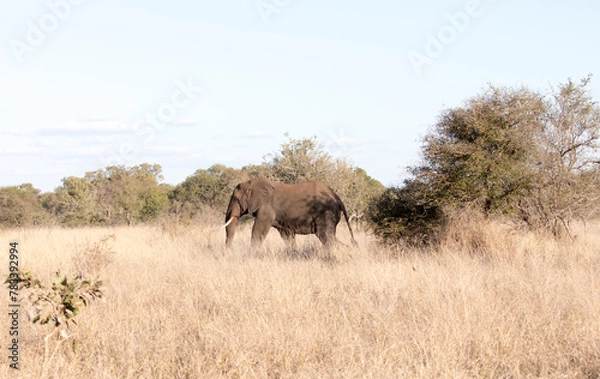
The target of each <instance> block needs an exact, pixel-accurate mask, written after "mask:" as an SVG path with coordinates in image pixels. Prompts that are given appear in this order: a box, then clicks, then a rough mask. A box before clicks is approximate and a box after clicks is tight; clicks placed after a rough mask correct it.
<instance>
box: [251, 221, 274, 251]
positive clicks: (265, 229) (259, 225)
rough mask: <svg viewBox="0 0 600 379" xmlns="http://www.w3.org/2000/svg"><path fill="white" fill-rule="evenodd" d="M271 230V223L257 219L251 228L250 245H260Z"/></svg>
mask: <svg viewBox="0 0 600 379" xmlns="http://www.w3.org/2000/svg"><path fill="white" fill-rule="evenodd" d="M269 229H271V222H270V220H268V219H265V218H259V217H257V218H256V220H255V221H254V225H253V226H252V245H253V246H254V245H261V244H262V243H263V241H264V240H265V238H266V237H267V234H268V233H269Z"/></svg>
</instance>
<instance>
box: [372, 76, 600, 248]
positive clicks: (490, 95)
mask: <svg viewBox="0 0 600 379" xmlns="http://www.w3.org/2000/svg"><path fill="white" fill-rule="evenodd" d="M589 83H590V78H585V79H583V80H582V81H581V82H579V83H575V82H573V81H571V80H568V81H567V82H566V83H565V84H561V85H559V86H558V87H557V88H554V89H552V90H551V91H550V93H549V94H546V95H544V94H541V93H538V92H534V91H531V90H528V89H526V88H517V89H515V88H497V87H494V86H490V87H489V88H488V89H487V90H486V91H484V92H483V93H482V94H480V95H477V96H475V97H473V98H471V99H469V100H467V101H466V103H465V104H464V105H463V106H462V107H457V108H451V109H446V110H444V111H443V112H442V113H441V115H440V117H439V120H438V122H437V123H436V125H435V126H434V127H433V129H432V130H431V131H430V132H429V133H428V134H427V135H426V137H425V138H424V140H423V147H422V162H421V164H419V165H417V166H414V167H411V168H410V172H411V173H412V176H411V178H410V179H408V180H406V181H405V183H404V185H403V186H400V187H397V188H392V189H389V190H388V192H387V193H386V195H384V196H383V197H381V198H380V199H379V200H378V201H377V202H375V203H374V204H373V207H372V210H371V214H372V219H373V221H374V222H375V223H376V224H377V227H376V232H377V234H379V235H380V236H381V237H383V238H384V239H387V240H398V239H408V240H411V241H431V240H432V236H434V235H435V234H436V233H437V232H439V231H440V225H442V224H443V223H444V221H445V220H446V219H447V218H448V215H450V214H456V212H460V213H464V212H466V211H474V212H480V213H483V214H485V215H486V216H488V217H490V216H495V215H501V216H502V217H505V218H509V219H511V220H513V221H518V222H521V223H524V224H526V225H527V226H529V227H531V228H535V229H540V228H541V229H544V230H548V231H550V232H552V233H553V234H554V235H556V236H560V235H564V234H568V233H569V225H570V223H571V222H572V221H573V220H575V219H588V218H590V217H591V216H593V215H594V213H595V210H596V205H597V204H596V202H597V199H598V198H599V196H600V191H599V186H598V185H599V184H600V172H599V171H598V163H600V158H599V157H598V155H599V150H598V148H599V146H598V140H599V137H600V108H599V107H598V104H597V103H596V102H594V101H593V100H592V98H591V95H590V92H589V89H588V86H589ZM424 236H427V238H425V237H424Z"/></svg>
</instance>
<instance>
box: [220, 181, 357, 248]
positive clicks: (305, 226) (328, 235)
mask: <svg viewBox="0 0 600 379" xmlns="http://www.w3.org/2000/svg"><path fill="white" fill-rule="evenodd" d="M340 213H343V214H344V217H345V218H346V223H347V224H348V230H349V231H350V236H351V238H352V244H353V245H354V246H357V243H356V240H355V239H354V234H353V233H352V227H351V226H350V222H349V221H348V214H347V212H346V207H345V206H344V204H343V203H342V200H341V199H340V198H339V196H338V195H337V194H336V193H335V192H333V190H332V189H331V187H329V186H328V185H327V184H326V183H324V182H322V181H319V180H307V181H304V182H300V183H298V184H285V183H281V182H276V181H272V180H269V179H267V178H265V177H259V178H255V179H252V180H248V181H246V182H242V183H239V184H238V185H237V186H236V187H235V189H234V190H233V193H232V195H231V199H230V200H229V206H228V207H227V214H226V216H225V230H226V243H225V244H226V246H227V247H231V243H232V242H233V237H234V235H235V228H236V225H237V222H238V219H239V218H240V217H241V216H243V215H245V214H251V215H252V216H253V217H255V220H254V225H253V227H252V239H251V242H252V245H253V246H256V245H261V244H262V242H263V241H264V239H265V237H266V236H267V234H268V233H269V230H270V229H271V227H273V228H275V229H277V230H278V231H279V234H280V235H281V238H283V240H284V241H285V242H286V243H287V244H288V246H294V245H295V236H296V234H315V235H316V236H317V238H318V239H319V240H320V241H321V243H323V245H324V246H325V247H327V248H329V247H331V246H332V245H333V244H336V243H337V242H338V240H337V238H336V236H335V232H336V227H337V224H338V223H339V222H340V218H341V215H340Z"/></svg>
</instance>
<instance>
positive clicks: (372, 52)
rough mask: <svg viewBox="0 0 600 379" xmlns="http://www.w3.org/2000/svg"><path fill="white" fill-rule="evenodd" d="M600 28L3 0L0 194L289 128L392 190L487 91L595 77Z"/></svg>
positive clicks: (428, 7) (482, 10) (256, 159)
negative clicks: (428, 144) (446, 118)
mask: <svg viewBox="0 0 600 379" xmlns="http://www.w3.org/2000/svg"><path fill="white" fill-rule="evenodd" d="M49 4H56V6H54V7H51V6H50V5H49ZM65 4H66V5H67V6H65ZM51 8H54V11H53V10H52V9H51ZM259 10H262V12H263V13H262V14H261V13H260V11H259ZM269 12H271V13H269ZM599 20H600V3H598V2H595V1H591V0H588V1H584V0H576V1H571V2H566V1H557V0H555V1H552V0H550V1H549V0H545V1H541V0H540V1H529V2H519V1H516V0H505V1H502V0H496V1H493V0H481V1H475V0H468V1H465V0H461V1H423V2H403V1H391V0H379V1H373V2H366V1H353V0H345V1H341V0H330V1H323V2H316V1H309V0H221V1H200V2H189V1H180V0H177V1H171V2H168V5H167V3H165V2H158V1H139V0H134V1H116V0H104V1H94V0H77V1H75V0H72V1H70V2H69V1H68V0H50V1H30V0H20V1H18V2H16V1H11V2H8V1H4V2H3V6H2V12H0V46H2V48H0V141H1V144H0V156H1V157H2V160H3V162H4V164H3V165H2V168H1V169H0V186H6V185H16V184H21V183H26V182H29V183H32V184H33V185H34V186H35V187H37V188H40V189H42V190H43V191H51V190H53V189H54V188H55V187H57V186H59V185H60V183H61V182H60V180H61V178H63V177H66V176H70V175H75V176H82V175H84V173H85V172H86V171H93V170H97V169H99V168H102V167H104V166H106V165H108V164H125V165H128V166H131V165H135V164H139V163H143V162H147V163H158V164H160V165H161V166H162V167H163V173H164V176H165V181H166V182H167V183H171V184H177V183H179V182H181V181H182V180H184V179H185V177H186V176H188V175H191V174H192V173H193V172H194V171H195V170H197V169H199V168H207V167H209V166H210V165H212V164H214V163H223V164H227V165H229V166H233V167H241V166H243V165H246V164H251V163H254V164H257V163H260V162H261V161H262V158H263V156H264V155H265V154H268V153H271V152H273V151H275V150H277V148H278V146H279V145H280V144H281V143H282V142H284V141H285V137H284V133H286V132H288V133H289V134H290V136H291V137H293V138H302V137H310V136H312V135H316V136H317V137H318V138H319V141H320V142H321V143H323V144H324V145H325V148H326V150H327V151H328V152H330V153H331V154H332V155H334V156H345V157H347V158H348V159H349V160H351V161H352V162H353V163H354V164H355V165H357V166H360V167H362V168H364V169H366V170H367V172H368V173H369V174H370V175H371V176H373V177H375V178H376V179H378V180H380V181H381V182H383V183H384V184H386V185H390V184H398V183H400V181H401V177H402V175H403V173H404V169H405V167H406V166H407V165H411V164H414V163H415V162H416V161H417V160H418V156H419V155H418V154H419V149H420V138H421V137H422V136H423V135H424V134H425V133H426V132H427V130H428V128H429V127H431V126H432V125H433V124H434V123H435V121H436V119H437V116H438V115H439V113H440V112H441V111H442V110H443V109H444V108H446V107H452V106H458V105H461V104H462V103H463V102H464V101H465V100H466V99H467V98H469V97H471V96H473V95H475V94H477V93H478V92H480V91H481V90H482V89H483V88H484V87H485V85H486V84H487V83H493V84H495V85H509V86H520V85H525V86H527V87H529V88H531V89H535V90H547V89H548V88H549V86H550V85H556V84H558V83H561V82H564V81H565V80H566V79H567V78H569V77H570V78H573V79H580V78H582V77H584V76H586V75H587V74H589V73H591V74H595V75H597V76H598V75H600V71H599V70H598V68H599V63H600V52H599V50H598V46H600V21H599ZM40 24H41V25H42V26H41V27H40ZM432 38H433V39H435V40H436V42H433V40H432ZM415 56H416V57H420V58H423V59H424V60H423V59H421V60H419V61H415V62H412V63H411V58H409V57H413V59H414V57H415ZM419 62H421V63H419ZM423 62H424V63H423ZM200 88H202V90H201V91H200ZM592 90H593V94H594V97H595V98H598V96H599V95H600V78H598V77H596V78H595V79H593V81H592ZM161 119H162V120H164V121H167V122H165V123H162V122H159V121H160V120H161ZM152 120H154V121H152ZM156 120H158V121H156Z"/></svg>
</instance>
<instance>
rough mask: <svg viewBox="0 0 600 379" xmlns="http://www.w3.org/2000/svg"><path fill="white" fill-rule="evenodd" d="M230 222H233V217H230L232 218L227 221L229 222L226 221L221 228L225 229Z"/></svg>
mask: <svg viewBox="0 0 600 379" xmlns="http://www.w3.org/2000/svg"><path fill="white" fill-rule="evenodd" d="M232 221H233V217H232V218H230V219H229V221H227V222H226V223H225V225H223V227H224V228H226V227H227V225H229V224H231V222H232Z"/></svg>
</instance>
